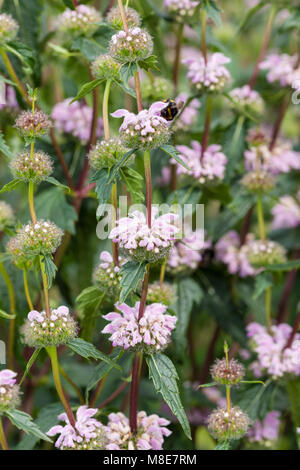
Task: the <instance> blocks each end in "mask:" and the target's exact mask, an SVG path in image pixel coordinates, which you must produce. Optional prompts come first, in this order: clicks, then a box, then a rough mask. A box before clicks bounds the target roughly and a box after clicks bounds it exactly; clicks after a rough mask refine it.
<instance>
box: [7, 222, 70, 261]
mask: <svg viewBox="0 0 300 470" xmlns="http://www.w3.org/2000/svg"><path fill="white" fill-rule="evenodd" d="M62 236H63V231H62V230H61V229H60V228H59V227H57V225H55V224H54V223H53V222H50V221H49V220H38V221H37V222H36V223H32V222H30V223H28V224H27V225H23V227H22V228H21V229H20V231H19V232H18V233H17V236H16V245H17V246H18V248H20V249H21V251H23V253H24V254H25V255H31V256H35V255H49V254H51V253H54V252H55V251H56V250H57V248H58V247H59V245H60V242H61V239H62Z"/></svg>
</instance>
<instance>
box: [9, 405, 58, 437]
mask: <svg viewBox="0 0 300 470" xmlns="http://www.w3.org/2000/svg"><path fill="white" fill-rule="evenodd" d="M4 414H5V416H7V417H8V419H9V420H10V421H11V423H12V424H13V425H14V426H16V427H17V428H18V429H21V430H22V431H24V432H26V433H27V434H33V435H34V436H36V437H38V438H39V439H43V440H44V441H47V442H52V441H51V439H50V438H49V437H48V436H46V434H44V433H43V432H42V431H41V430H40V428H39V427H38V426H37V425H36V424H35V422H34V421H32V418H31V416H30V415H28V414H27V413H24V411H20V410H8V411H5V413H4Z"/></svg>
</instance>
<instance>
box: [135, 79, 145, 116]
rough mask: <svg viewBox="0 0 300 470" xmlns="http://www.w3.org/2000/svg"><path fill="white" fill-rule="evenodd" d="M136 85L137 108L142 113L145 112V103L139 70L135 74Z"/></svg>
mask: <svg viewBox="0 0 300 470" xmlns="http://www.w3.org/2000/svg"><path fill="white" fill-rule="evenodd" d="M134 83H135V91H136V102H137V108H138V112H140V111H142V110H143V102H142V90H141V81H140V74H139V71H138V70H137V71H136V72H135V73H134Z"/></svg>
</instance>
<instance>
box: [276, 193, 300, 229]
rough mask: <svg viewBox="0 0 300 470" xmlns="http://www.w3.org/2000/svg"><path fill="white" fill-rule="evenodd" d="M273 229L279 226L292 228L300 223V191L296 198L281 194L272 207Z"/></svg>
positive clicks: (279, 227)
mask: <svg viewBox="0 0 300 470" xmlns="http://www.w3.org/2000/svg"><path fill="white" fill-rule="evenodd" d="M272 214H273V222H272V228H273V229H274V230H277V229H281V228H294V227H297V226H298V225H300V191H299V192H298V194H297V196H296V198H293V197H292V196H282V197H281V198H280V199H279V203H278V204H276V205H275V206H274V207H273V209H272Z"/></svg>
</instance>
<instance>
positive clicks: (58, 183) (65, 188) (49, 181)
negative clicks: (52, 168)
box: [44, 176, 70, 192]
mask: <svg viewBox="0 0 300 470" xmlns="http://www.w3.org/2000/svg"><path fill="white" fill-rule="evenodd" d="M44 181H47V183H50V184H53V185H54V186H57V187H58V188H61V189H64V190H66V191H68V192H70V188H69V186H66V185H65V184H62V183H60V182H59V181H58V180H57V179H55V178H53V177H52V176H47V178H45V179H44Z"/></svg>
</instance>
